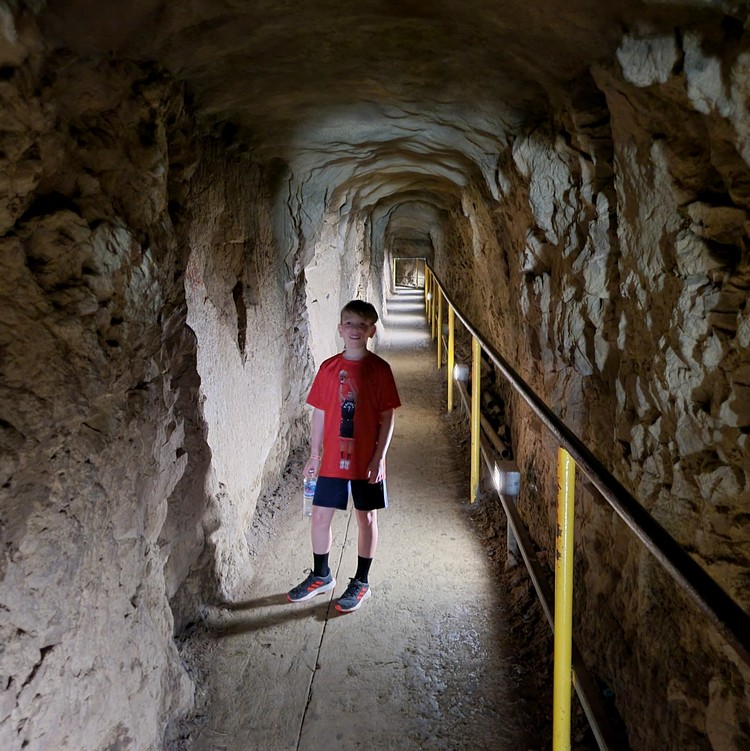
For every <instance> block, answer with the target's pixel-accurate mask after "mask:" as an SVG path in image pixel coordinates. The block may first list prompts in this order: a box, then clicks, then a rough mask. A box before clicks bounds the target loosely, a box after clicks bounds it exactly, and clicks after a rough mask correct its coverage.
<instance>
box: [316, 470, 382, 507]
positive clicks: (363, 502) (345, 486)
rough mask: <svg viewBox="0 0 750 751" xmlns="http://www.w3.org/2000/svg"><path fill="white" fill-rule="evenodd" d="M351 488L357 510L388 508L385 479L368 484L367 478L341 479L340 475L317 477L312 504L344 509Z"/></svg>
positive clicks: (347, 502)
mask: <svg viewBox="0 0 750 751" xmlns="http://www.w3.org/2000/svg"><path fill="white" fill-rule="evenodd" d="M350 489H351V493H352V500H353V501H354V508H355V509H357V511H375V510H376V509H381V508H388V493H387V491H386V489H385V481H381V482H376V483H372V484H370V483H369V482H367V480H343V479H341V478H340V477H318V482H317V484H316V485H315V497H314V498H313V506H324V507H325V508H335V509H339V510H340V511H346V507H347V505H348V504H349V490H350Z"/></svg>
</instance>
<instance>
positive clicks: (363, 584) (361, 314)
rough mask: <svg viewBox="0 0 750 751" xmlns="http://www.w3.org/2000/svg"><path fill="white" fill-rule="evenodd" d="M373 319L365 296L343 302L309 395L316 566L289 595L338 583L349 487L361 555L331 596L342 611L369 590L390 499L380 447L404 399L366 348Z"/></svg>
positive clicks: (303, 596) (308, 594) (293, 598)
mask: <svg viewBox="0 0 750 751" xmlns="http://www.w3.org/2000/svg"><path fill="white" fill-rule="evenodd" d="M377 320H378V314H377V311H376V310H375V308H374V307H373V306H372V305H370V303H367V302H363V301H362V300H352V301H351V302H348V303H347V304H346V305H345V306H344V307H343V309H342V310H341V323H340V324H339V327H338V331H339V336H341V338H342V339H343V340H344V351H343V352H341V353H339V354H337V355H334V356H333V357H330V358H329V359H328V360H326V361H325V362H324V363H323V364H322V365H321V366H320V370H319V371H318V373H317V375H316V376H315V380H314V381H313V385H312V388H311V389H310V394H309V395H308V397H307V403H308V404H310V405H312V407H313V416H312V430H311V438H310V459H309V460H308V462H307V464H306V465H305V469H304V475H305V477H315V476H316V475H319V476H318V482H317V485H316V488H315V498H314V499H313V512H312V520H311V537H312V548H313V570H312V572H311V573H310V575H309V576H308V577H307V579H305V581H303V582H302V583H301V584H299V585H297V586H296V587H295V588H294V589H292V590H291V591H290V592H289V593H288V595H287V597H288V598H289V601H290V602H304V601H305V600H309V599H310V598H312V597H315V595H319V594H322V593H323V592H328V591H329V590H331V589H333V588H334V587H335V586H336V580H335V579H334V578H333V574H332V573H331V570H330V569H329V567H328V554H329V552H330V550H331V543H332V537H331V522H332V520H333V515H334V512H335V511H336V510H337V509H339V510H341V511H345V510H346V507H347V504H348V502H349V491H350V489H351V494H352V500H353V501H354V508H355V512H356V517H357V526H358V537H357V551H358V553H359V555H358V558H357V572H356V573H355V575H354V577H353V578H352V579H350V580H349V586H348V587H347V588H346V591H345V592H344V594H343V595H342V596H341V597H340V598H339V599H338V600H337V601H336V609H337V610H338V611H339V612H341V613H350V612H352V611H354V610H356V609H357V608H359V606H360V605H362V603H363V602H364V601H365V600H366V599H367V598H368V597H370V594H371V593H370V584H369V579H368V576H369V572H370V564H371V563H372V559H373V557H374V555H375V548H376V547H377V544H378V509H381V508H386V507H387V505H388V501H387V495H386V490H385V454H386V451H387V450H388V445H389V443H390V441H391V436H392V435H393V413H394V410H395V409H396V408H397V407H399V406H401V402H400V401H399V397H398V391H397V390H396V383H395V381H394V380H393V373H392V372H391V368H390V366H389V365H388V363H387V362H386V361H385V360H383V359H382V358H380V357H378V356H377V355H376V354H375V353H373V352H370V351H369V350H368V349H367V341H368V340H369V339H370V338H371V337H373V336H374V335H375V324H376V323H377ZM321 449H322V451H321Z"/></svg>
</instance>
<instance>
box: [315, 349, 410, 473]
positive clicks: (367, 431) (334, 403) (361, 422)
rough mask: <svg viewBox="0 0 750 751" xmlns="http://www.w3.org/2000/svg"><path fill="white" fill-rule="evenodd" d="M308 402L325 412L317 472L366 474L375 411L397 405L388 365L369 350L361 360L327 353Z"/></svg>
mask: <svg viewBox="0 0 750 751" xmlns="http://www.w3.org/2000/svg"><path fill="white" fill-rule="evenodd" d="M307 403H308V404H310V405H312V406H313V407H315V408H316V409H322V410H323V411H324V412H325V420H324V424H323V456H322V459H321V465H320V474H321V475H322V476H323V477H343V478H345V479H347V480H365V479H367V465H368V464H369V463H370V459H372V455H373V454H374V453H375V446H376V445H377V442H378V431H379V430H380V413H381V412H385V411H386V410H388V409H395V408H396V407H400V406H401V401H400V400H399V398H398V391H397V389H396V382H395V381H394V379H393V373H392V372H391V366H390V365H388V363H387V362H386V361H385V360H383V358H382V357H378V356H377V355H376V354H375V353H374V352H368V353H367V354H366V355H365V356H364V357H363V358H362V359H361V360H347V359H346V358H345V357H344V354H343V353H339V354H338V355H334V356H333V357H329V358H328V359H327V360H326V361H325V362H324V363H323V364H322V365H321V366H320V370H318V373H317V375H316V376H315V380H314V381H313V385H312V388H311V389H310V394H309V395H308V397H307Z"/></svg>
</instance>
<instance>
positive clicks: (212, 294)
mask: <svg viewBox="0 0 750 751" xmlns="http://www.w3.org/2000/svg"><path fill="white" fill-rule="evenodd" d="M3 12H4V11H2V7H0V21H3V22H4V25H3V26H2V28H1V29H0V32H2V34H0V64H1V68H0V133H1V134H2V142H3V149H2V152H0V196H2V200H1V201H0V272H2V273H0V348H1V349H0V352H1V357H0V446H1V447H2V451H0V487H2V505H1V506H0V519H1V521H2V526H0V534H1V536H2V543H3V551H4V555H3V558H2V561H0V579H1V583H0V608H2V612H3V618H2V622H1V625H0V637H1V638H2V643H3V651H2V657H1V658H0V675H2V684H1V686H0V690H1V691H2V693H1V694H0V746H2V747H3V748H7V749H20V748H22V747H29V748H34V749H47V748H49V749H76V750H78V749H104V748H133V749H155V748H160V747H161V739H162V737H163V735H164V732H165V727H166V726H167V724H168V723H169V721H170V720H171V719H173V718H175V717H177V716H179V715H180V714H181V713H183V712H185V711H186V710H187V709H188V708H189V707H190V705H191V703H192V691H193V686H192V684H191V682H190V680H189V678H188V676H187V675H186V673H185V671H184V669H183V666H182V664H181V663H180V660H179V656H178V654H177V650H176V648H175V644H174V641H173V631H174V630H175V627H176V630H177V631H179V630H181V628H182V627H183V626H185V625H186V624H187V623H188V621H189V620H190V619H193V618H195V617H197V616H198V615H199V612H198V608H199V606H200V604H201V602H202V601H204V600H203V598H205V597H209V596H211V597H215V596H217V594H218V596H227V597H230V596H231V595H232V594H233V593H234V592H236V590H237V589H238V588H240V587H241V585H242V583H243V582H244V581H246V580H247V579H248V578H249V576H250V575H251V569H250V568H249V565H248V550H247V542H246V541H245V538H244V535H245V530H246V527H247V522H248V519H249V518H250V516H251V515H252V513H253V510H254V507H255V502H256V500H257V497H258V495H259V494H260V493H261V492H262V491H263V489H264V484H265V483H272V482H274V477H275V476H276V475H278V473H279V472H280V469H281V467H282V465H283V464H284V463H285V461H286V459H287V456H288V452H289V449H290V447H291V445H292V444H293V443H294V442H295V441H299V440H301V436H302V434H303V433H304V432H305V431H306V429H307V426H306V423H303V422H302V418H303V415H302V411H301V410H302V407H301V404H302V392H301V390H300V389H302V388H303V386H304V385H305V377H304V374H305V373H308V375H309V373H310V372H311V364H310V363H309V362H308V361H309V354H308V349H307V336H308V335H307V318H306V313H305V295H304V286H303V275H302V273H301V267H300V266H299V261H298V260H297V259H296V256H295V252H296V249H295V247H294V246H293V245H292V246H291V250H290V251H289V256H288V257H287V256H284V257H281V255H280V253H279V251H278V248H279V247H282V245H281V244H279V242H278V238H279V237H282V236H284V232H285V231H286V230H287V229H288V228H287V227H286V226H283V227H280V224H284V222H285V217H287V218H288V209H287V207H285V206H283V205H282V206H280V205H279V200H278V198H277V196H278V194H279V191H278V189H277V186H276V185H274V184H273V179H274V176H273V174H272V173H271V172H269V171H266V172H265V173H263V172H261V170H260V169H259V168H258V167H257V166H254V165H252V164H251V163H250V162H249V160H247V159H246V158H244V157H243V156H242V155H241V154H239V153H238V152H237V150H236V148H235V144H234V143H233V142H232V138H231V133H230V134H227V133H221V134H219V135H218V136H217V137H216V138H213V139H210V138H208V137H198V136H196V135H195V133H196V129H195V123H194V122H193V121H192V119H191V117H190V115H189V114H188V113H187V112H186V111H185V109H184V104H183V99H182V96H181V92H180V90H179V89H178V88H176V87H175V86H174V85H173V84H172V83H171V82H170V81H169V80H168V79H166V78H165V77H164V76H162V74H161V73H159V72H158V71H155V70H152V69H150V68H143V67H139V66H136V65H128V64H121V63H114V62H110V61H102V60H98V61H81V60H78V59H75V58H72V57H70V56H67V55H65V54H64V53H57V54H54V55H53V54H52V53H49V52H48V51H45V50H44V48H43V45H42V42H41V41H40V39H39V37H38V35H37V34H36V32H35V29H34V28H33V26H32V25H28V26H26V27H23V28H20V27H19V28H14V27H13V25H12V23H13V22H12V20H11V19H10V16H7V14H6V15H5V16H4V15H3ZM6 16H7V17H6ZM269 175H270V177H269ZM281 203H282V204H283V201H282V202H281ZM283 247H286V246H283ZM188 324H189V325H188ZM189 326H190V327H192V329H191V328H190V327H189ZM288 373H295V374H301V376H300V377H299V378H294V379H289V378H288V377H287V374H288ZM170 606H171V607H170ZM175 621H176V623H175Z"/></svg>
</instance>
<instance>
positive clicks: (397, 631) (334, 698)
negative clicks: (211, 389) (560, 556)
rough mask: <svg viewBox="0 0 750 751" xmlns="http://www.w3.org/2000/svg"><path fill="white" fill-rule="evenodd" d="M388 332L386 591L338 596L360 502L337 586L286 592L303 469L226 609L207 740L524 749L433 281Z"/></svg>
mask: <svg viewBox="0 0 750 751" xmlns="http://www.w3.org/2000/svg"><path fill="white" fill-rule="evenodd" d="M381 332H382V333H381V335H380V341H379V342H378V347H377V351H378V353H379V354H380V355H381V356H383V357H385V358H386V359H387V360H388V361H389V362H390V363H391V366H392V368H393V371H394V374H395V377H396V381H397V384H398V387H399V391H400V394H401V400H402V402H403V405H404V406H403V407H402V408H401V409H399V410H398V411H397V416H396V428H395V432H394V437H393V443H392V445H391V450H390V452H389V455H388V485H389V496H390V508H388V509H387V510H385V511H383V512H381V514H380V517H379V521H380V546H379V549H378V553H377V555H376V558H375V560H374V563H373V566H372V570H371V574H370V582H371V586H372V593H373V596H372V597H371V598H370V599H369V600H368V601H367V602H366V603H365V604H364V605H363V606H362V608H361V609H360V610H358V611H357V612H355V613H350V614H348V615H341V614H339V613H338V612H337V611H336V610H335V609H334V608H333V606H332V604H331V601H332V599H333V597H335V596H338V595H340V594H341V593H342V592H343V590H344V589H345V588H346V586H347V584H348V579H349V577H351V576H353V575H354V571H355V568H356V555H357V545H356V538H357V525H356V521H355V519H354V516H353V515H352V514H350V512H347V513H340V514H337V516H336V518H335V520H334V545H333V550H332V551H331V556H330V562H331V568H332V569H333V572H334V576H335V577H336V579H337V582H338V584H337V586H336V589H335V591H334V592H333V593H327V594H326V595H321V596H319V597H317V598H315V599H313V600H311V601H309V602H307V603H302V604H297V605H292V604H290V603H288V602H287V601H286V595H285V593H286V591H287V590H288V589H290V588H291V587H292V586H293V585H295V584H297V583H298V582H299V581H301V580H302V579H303V578H304V576H305V574H306V571H305V570H306V569H307V568H309V567H310V566H311V558H312V556H311V552H310V541H309V522H308V521H307V520H306V519H304V518H303V517H302V514H301V491H300V489H299V488H298V487H297V486H298V485H299V484H300V483H299V482H297V479H298V478H296V477H295V478H290V483H289V485H290V487H289V491H288V494H287V502H286V503H285V504H284V505H283V507H279V508H278V509H277V512H276V513H274V514H273V518H272V519H271V518H269V519H266V521H265V522H264V524H265V525H266V533H267V535H268V542H267V543H266V544H264V545H263V549H262V552H261V555H259V557H258V558H259V560H258V568H257V573H256V575H255V576H254V578H253V581H252V583H251V585H250V586H251V590H250V596H249V598H248V600H247V602H243V603H235V604H233V605H232V607H231V610H229V609H224V610H223V612H222V613H221V619H220V623H221V627H220V628H217V630H216V631H215V634H214V639H215V641H214V643H213V645H212V647H211V655H210V665H211V670H210V674H209V676H208V680H207V682H206V684H205V688H204V690H205V692H206V699H207V701H208V717H207V722H206V724H205V725H204V726H203V728H202V729H201V730H200V732H199V733H197V734H196V735H197V737H196V738H195V739H194V741H193V744H192V746H191V747H192V748H193V749H195V751H209V750H211V751H281V750H282V749H295V750H298V751H322V750H323V749H342V750H346V751H348V750H349V749H361V750H363V751H364V750H372V751H375V750H377V751H382V750H384V749H394V750H395V749H399V751H410V750H411V749H444V750H446V751H448V750H450V751H461V750H463V749H467V750H468V749H472V750H473V751H481V750H482V749H493V751H503V750H504V749H508V750H510V749H513V750H514V751H517V750H518V749H521V748H524V746H523V744H522V741H521V738H522V732H521V728H519V727H517V725H518V721H517V720H516V718H515V713H514V710H513V698H512V692H511V691H510V689H509V686H510V682H509V679H508V677H507V672H508V669H509V666H510V665H511V660H510V658H509V657H508V656H506V655H505V654H504V651H503V649H504V648H503V644H504V637H503V634H504V633H505V631H506V628H505V624H504V621H503V613H502V610H501V605H500V602H499V599H498V596H497V592H496V589H495V586H494V585H493V575H492V571H491V566H490V564H489V562H488V560H487V556H486V555H485V553H484V551H483V549H482V547H481V544H480V543H479V541H478V540H477V539H476V536H475V534H474V533H473V530H472V527H471V524H470V520H469V516H468V512H467V509H468V506H467V495H468V489H467V482H466V477H465V474H466V473H465V470H464V469H463V468H462V467H460V466H459V465H458V464H457V462H456V459H455V456H454V450H453V445H452V442H451V439H450V437H449V435H448V431H447V426H446V424H445V422H444V420H443V419H442V417H441V409H442V406H441V402H442V390H443V388H444V386H443V380H442V378H441V375H440V374H439V373H438V372H437V370H436V368H435V355H434V346H433V345H432V344H431V343H430V341H429V331H428V330H427V328H426V324H425V322H424V314H423V306H422V297H421V293H417V292H415V291H408V292H407V291H404V292H403V293H402V294H399V295H398V296H397V297H395V298H393V299H392V300H390V301H389V304H388V315H387V320H386V326H385V331H384V332H383V328H382V327H381ZM297 491H299V492H297ZM331 594H333V597H331ZM218 622H219V621H217V623H218Z"/></svg>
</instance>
